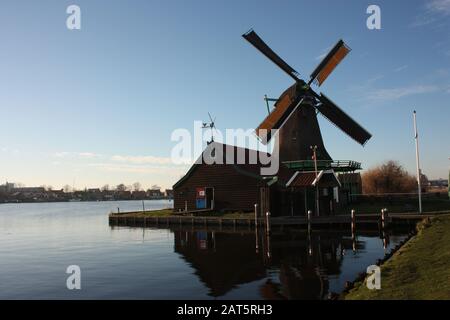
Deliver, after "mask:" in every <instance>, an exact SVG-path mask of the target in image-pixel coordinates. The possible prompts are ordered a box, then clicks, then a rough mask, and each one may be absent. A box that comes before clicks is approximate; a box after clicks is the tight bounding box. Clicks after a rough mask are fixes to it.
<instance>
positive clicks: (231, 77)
mask: <svg viewBox="0 0 450 320" xmlns="http://www.w3.org/2000/svg"><path fill="white" fill-rule="evenodd" d="M70 4H77V5H79V6H80V7H81V13H82V17H81V18H82V29H81V30H75V31H70V30H68V29H67V28H66V18H67V16H68V15H67V14H66V8H67V6H68V5H70ZM370 4H377V5H379V6H380V7H381V14H382V29H381V30H368V29H367V27H366V19H367V17H368V15H367V14H366V9H367V7H368V5H370ZM449 26H450V1H449V0H435V1H422V0H414V1H356V0H355V1H270V2H269V1H181V0H180V1H143V0H142V1H138V0H135V1H94V0H89V1H84V0H71V1H62V0H58V1H56V0H55V1H18V0H14V1H2V2H1V4H0V39H1V42H2V43H1V48H2V49H1V50H0V70H1V72H0V117H1V127H2V132H3V134H2V135H1V139H0V159H1V160H0V161H1V166H0V181H2V182H3V181H5V180H6V179H8V180H9V181H13V182H22V183H24V184H26V185H42V184H47V185H52V186H54V187H61V186H62V185H64V184H69V185H72V184H73V182H74V180H75V185H76V187H78V188H82V187H84V186H88V187H89V186H101V185H103V184H107V183H108V184H110V185H115V184H118V183H120V182H124V183H126V184H131V183H133V182H134V181H140V182H141V184H142V185H143V186H145V187H148V186H150V185H152V184H158V185H160V186H162V187H170V186H171V185H172V184H173V183H174V182H176V180H177V179H178V178H179V177H180V175H181V174H182V173H183V172H184V170H186V167H172V166H171V165H170V164H168V163H167V161H166V160H167V158H168V157H169V156H170V151H171V148H172V147H173V146H174V142H171V141H170V135H171V132H172V131H173V130H174V129H176V128H188V129H191V130H192V126H193V121H194V120H205V118H206V115H207V112H208V111H210V112H211V113H212V114H214V115H215V116H216V117H217V127H218V128H219V129H222V130H224V129H226V128H245V129H247V128H254V127H256V126H257V125H258V124H259V123H260V121H261V120H262V119H263V117H264V116H265V115H266V109H265V106H264V102H263V100H262V97H263V95H264V94H268V95H270V96H274V97H276V96H278V95H279V94H280V93H281V92H282V91H283V90H284V89H285V88H286V87H287V86H289V85H291V84H292V80H291V79H290V78H289V77H288V76H286V75H285V74H284V73H283V72H282V71H280V70H279V69H278V68H277V67H276V66H274V65H273V64H272V63H271V62H270V61H268V60H267V59H266V58H265V57H263V56H262V55H261V54H260V53H258V52H257V51H256V50H255V49H254V48H253V47H251V46H250V45H249V44H248V43H247V42H246V41H244V40H243V39H242V37H241V34H242V33H244V32H246V31H247V30H248V29H250V28H254V29H255V30H256V31H257V32H258V34H259V35H260V36H262V37H263V39H264V40H265V41H266V42H267V43H269V44H270V46H271V47H272V48H273V49H274V50H275V51H276V52H277V53H278V54H279V55H280V56H281V57H283V58H284V59H285V60H286V61H287V62H288V63H289V64H291V65H292V66H293V67H294V68H296V69H297V70H298V71H299V72H300V74H301V75H302V76H304V77H305V78H306V77H307V76H308V75H309V74H310V73H311V71H312V70H313V69H314V67H315V66H316V65H317V63H318V62H319V61H320V60H319V59H318V57H319V56H321V55H322V54H323V53H324V52H326V51H327V49H328V48H329V47H330V46H332V45H333V44H334V43H335V42H336V41H337V40H338V39H339V38H343V39H344V40H345V41H346V42H347V43H348V45H349V46H350V47H351V48H352V52H351V53H350V55H349V56H348V57H347V58H346V59H345V60H344V61H343V62H342V63H341V64H340V65H339V66H338V68H337V69H336V70H335V71H334V73H333V74H332V75H331V76H330V77H329V78H328V80H327V81H326V83H325V84H324V85H323V86H322V88H321V89H320V90H321V91H323V92H324V93H326V94H327V95H328V96H329V97H331V98H332V99H333V100H334V101H335V102H336V103H337V104H339V105H340V106H341V107H342V108H343V109H344V110H345V111H346V112H347V113H348V114H349V115H351V116H352V117H353V118H355V119H356V120H357V121H358V122H360V123H361V124H362V125H363V126H364V127H365V128H367V129H368V130H369V131H370V132H371V133H372V134H373V138H372V139H371V140H370V141H369V142H368V143H367V144H366V146H365V147H364V148H363V147H361V146H360V145H358V144H357V143H355V142H354V141H353V140H351V139H349V138H348V137H347V136H345V135H344V134H342V133H341V131H339V130H338V129H336V128H335V127H334V126H332V125H330V124H329V123H328V121H327V120H325V119H323V118H320V120H319V121H320V124H321V128H322V133H323V136H324V141H325V145H326V147H327V149H328V151H329V153H330V154H331V155H332V157H333V158H335V159H353V160H356V161H361V162H362V163H363V166H364V167H365V168H368V167H370V166H373V165H376V164H378V163H380V162H382V161H384V160H386V159H395V160H399V161H400V162H401V163H402V164H403V165H404V166H405V167H406V168H407V169H408V170H410V171H411V172H414V170H415V169H414V168H415V157H414V155H415V153H414V152H415V151H414V140H413V127H412V111H413V110H414V109H416V110H417V112H418V121H419V130H420V137H421V141H420V142H421V154H422V168H423V171H424V173H425V174H427V175H428V176H429V177H431V178H439V177H442V178H446V177H447V176H448V168H449V164H450V161H449V160H448V157H450V129H449V128H450V105H449V99H450V32H449V30H450V28H449Z"/></svg>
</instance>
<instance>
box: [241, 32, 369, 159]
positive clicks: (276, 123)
mask: <svg viewBox="0 0 450 320" xmlns="http://www.w3.org/2000/svg"><path fill="white" fill-rule="evenodd" d="M243 37H244V38H245V39H246V40H247V41H249V42H250V43H251V44H252V45H253V46H254V47H255V48H256V49H258V50H259V51H260V52H261V53H262V54H264V55H265V56H266V57H267V58H269V59H270V60H271V61H272V62H274V63H275V64H276V65H277V66H278V67H279V68H281V69H282V70H283V71H284V72H286V73H287V74H288V75H289V76H290V77H291V78H292V79H294V80H295V83H294V84H293V85H292V86H291V87H289V88H288V89H286V90H285V91H284V92H283V93H282V94H281V96H280V97H279V98H278V99H277V101H276V102H275V105H274V107H275V109H274V110H273V111H272V112H270V113H269V115H268V116H267V117H266V118H265V119H264V120H263V122H262V123H261V124H260V125H259V126H258V128H257V129H256V133H257V135H258V136H259V138H260V139H261V140H262V142H263V143H265V144H266V143H268V142H269V141H270V139H271V138H272V130H278V132H277V134H278V135H279V144H278V146H277V147H278V148H279V156H280V161H281V162H302V161H310V160H311V146H317V149H316V151H317V160H320V161H322V162H329V163H331V162H332V158H331V157H330V155H329V154H328V152H327V150H326V149H325V146H324V143H323V140H322V135H321V132H320V127H319V124H318V121H317V113H321V114H322V115H323V116H325V118H327V119H328V120H329V121H331V122H332V123H333V124H334V125H335V126H337V127H338V128H340V129H341V130H342V131H343V132H344V133H346V134H347V135H349V136H350V137H351V138H353V139H354V140H355V141H357V142H358V143H360V144H361V145H364V144H365V143H366V142H367V141H368V140H369V139H370V138H371V136H372V135H371V134H370V133H369V132H368V131H366V130H365V129H364V128H363V127H362V126H361V125H359V124H358V123H357V122H356V121H354V120H353V119H352V118H350V117H349V116H348V115H347V114H346V113H345V112H344V111H343V110H342V109H340V108H339V107H338V106H337V105H336V104H335V103H334V102H332V101H331V100H330V99H329V98H328V97H326V96H325V95H324V94H323V93H320V94H318V93H316V92H315V91H314V90H313V89H312V88H311V84H313V83H315V84H316V85H317V86H321V85H322V83H323V82H324V81H325V80H326V79H327V77H328V76H329V75H330V74H331V72H332V71H333V70H334V69H335V67H336V66H337V65H338V64H339V63H340V62H341V61H342V60H343V59H344V58H345V56H346V55H347V54H348V53H349V52H350V48H349V47H348V46H347V45H346V44H345V43H344V41H342V40H339V42H338V43H337V44H336V45H335V46H334V47H333V49H331V51H330V52H329V53H328V54H327V55H326V56H325V58H324V59H323V60H322V62H321V63H320V64H319V65H318V66H317V68H316V69H315V70H314V71H313V73H312V74H311V76H310V80H309V81H308V82H306V81H304V80H302V79H301V78H300V76H299V73H298V72H297V71H295V70H294V69H293V68H292V67H290V66H289V65H288V64H287V63H286V62H285V61H283V60H282V59H281V58H280V57H279V56H278V55H277V54H276V53H275V52H274V51H273V50H272V49H270V48H269V46H268V45H267V44H266V43H265V42H264V41H263V40H262V39H261V38H260V37H259V36H258V35H257V34H256V32H254V31H253V30H250V31H249V32H247V33H245V34H244V35H243Z"/></svg>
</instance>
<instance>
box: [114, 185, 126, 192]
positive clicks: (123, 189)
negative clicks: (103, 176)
mask: <svg viewBox="0 0 450 320" xmlns="http://www.w3.org/2000/svg"><path fill="white" fill-rule="evenodd" d="M116 190H117V191H120V192H122V191H126V190H127V187H126V186H125V185H124V184H123V183H121V184H119V185H117V187H116Z"/></svg>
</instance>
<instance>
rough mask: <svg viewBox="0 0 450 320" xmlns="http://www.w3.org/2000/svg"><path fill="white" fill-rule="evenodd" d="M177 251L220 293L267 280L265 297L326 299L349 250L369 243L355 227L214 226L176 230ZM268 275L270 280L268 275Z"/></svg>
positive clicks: (214, 293)
mask: <svg viewBox="0 0 450 320" xmlns="http://www.w3.org/2000/svg"><path fill="white" fill-rule="evenodd" d="M173 232H174V236H175V237H174V239H175V252H177V253H179V254H180V255H181V257H182V258H183V259H184V260H185V261H186V262H187V263H189V264H190V265H191V266H192V268H193V269H194V270H195V274H196V275H197V276H198V277H199V279H200V280H201V281H202V282H203V283H204V284H205V286H206V287H208V288H209V294H210V295H211V296H213V297H220V296H223V295H225V294H226V293H228V292H229V291H231V290H232V289H233V288H235V287H237V286H240V285H244V284H246V283H250V282H254V281H258V280H260V281H262V284H261V285H260V288H259V293H260V295H261V298H264V299H324V298H325V297H326V296H327V295H328V292H329V277H333V276H338V275H339V274H340V273H341V266H342V261H343V257H344V255H345V254H346V252H349V253H351V252H352V251H353V252H357V251H358V250H364V249H365V243H364V242H359V241H358V240H357V237H356V235H354V234H353V235H352V234H351V233H350V232H349V233H348V234H345V233H336V232H325V233H312V234H308V233H307V232H304V231H297V232H294V231H293V232H282V233H279V234H273V235H271V236H270V237H269V236H267V235H266V234H265V232H258V233H255V232H250V231H248V232H239V231H234V232H232V231H230V232H214V231H208V232H207V231H183V230H173ZM264 279H265V280H264Z"/></svg>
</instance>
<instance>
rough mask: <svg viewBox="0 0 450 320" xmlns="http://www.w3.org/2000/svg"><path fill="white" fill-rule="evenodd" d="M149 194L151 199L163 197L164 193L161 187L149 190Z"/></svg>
mask: <svg viewBox="0 0 450 320" xmlns="http://www.w3.org/2000/svg"><path fill="white" fill-rule="evenodd" d="M147 196H148V197H149V198H151V199H161V198H162V197H163V196H164V195H163V193H162V192H161V190H160V189H149V190H147Z"/></svg>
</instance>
